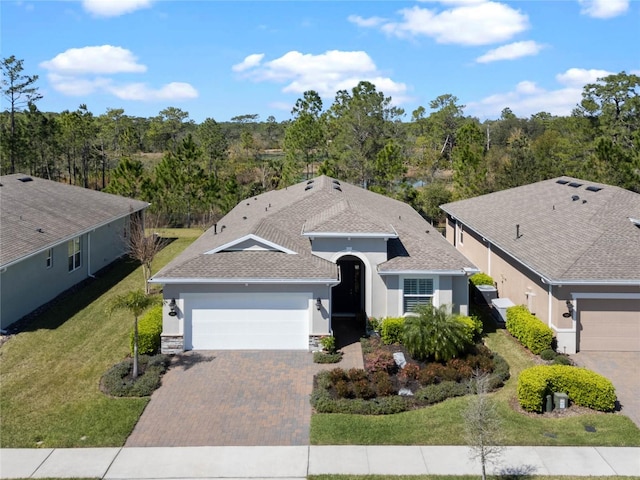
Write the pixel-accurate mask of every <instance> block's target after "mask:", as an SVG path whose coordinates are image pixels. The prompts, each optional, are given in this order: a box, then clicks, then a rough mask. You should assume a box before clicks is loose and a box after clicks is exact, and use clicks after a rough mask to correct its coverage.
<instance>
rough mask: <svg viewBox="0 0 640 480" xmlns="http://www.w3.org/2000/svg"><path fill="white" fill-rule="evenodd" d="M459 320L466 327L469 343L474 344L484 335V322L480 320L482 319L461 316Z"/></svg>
mask: <svg viewBox="0 0 640 480" xmlns="http://www.w3.org/2000/svg"><path fill="white" fill-rule="evenodd" d="M458 320H460V321H461V322H462V323H463V324H464V326H465V330H466V335H467V341H468V343H473V342H474V341H475V340H476V339H478V338H480V335H481V334H482V320H480V318H478V317H476V316H472V317H466V316H460V317H458Z"/></svg>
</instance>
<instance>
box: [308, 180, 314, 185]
mask: <svg viewBox="0 0 640 480" xmlns="http://www.w3.org/2000/svg"><path fill="white" fill-rule="evenodd" d="M313 182H315V180H309V181H308V182H307V185H311V184H312V183H313Z"/></svg>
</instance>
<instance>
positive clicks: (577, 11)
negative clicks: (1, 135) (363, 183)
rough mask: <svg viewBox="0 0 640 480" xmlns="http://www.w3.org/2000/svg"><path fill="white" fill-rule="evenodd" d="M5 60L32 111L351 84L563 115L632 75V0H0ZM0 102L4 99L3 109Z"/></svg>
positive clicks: (145, 106) (135, 107)
mask: <svg viewBox="0 0 640 480" xmlns="http://www.w3.org/2000/svg"><path fill="white" fill-rule="evenodd" d="M0 30H1V33H0V35H1V37H0V39H1V46H0V49H1V52H2V58H6V57H8V56H10V55H15V56H16V58H18V59H23V60H24V68H25V70H24V73H25V74H28V75H34V74H37V75H39V80H38V83H37V85H38V87H39V89H40V93H41V94H42V95H43V97H44V98H43V99H42V100H41V101H40V102H39V104H38V106H39V108H40V109H41V110H43V111H57V112H60V111H62V110H65V109H69V110H75V109H77V108H78V106H79V105H80V104H86V105H87V107H88V108H89V110H90V111H92V112H93V113H94V114H95V115H100V114H102V113H105V112H106V110H107V108H123V109H124V110H125V113H126V114H128V115H134V116H143V117H152V116H155V115H157V114H158V113H159V112H160V110H162V109H164V108H166V107H168V106H173V107H178V108H181V109H182V110H184V111H187V112H189V118H190V119H192V120H194V121H196V122H198V123H199V122H201V121H203V120H204V119H205V118H214V119H215V120H217V121H228V120H230V119H231V118H232V117H234V116H237V115H243V114H258V115H259V116H260V120H266V119H267V118H268V117H269V116H270V115H273V116H274V117H275V118H276V120H278V121H282V120H287V119H289V118H290V117H291V113H290V112H291V107H292V106H293V105H294V104H295V102H296V100H297V99H298V98H300V97H302V94H303V92H304V91H306V90H316V91H318V92H319V93H320V94H321V96H322V97H323V102H324V106H325V108H328V107H329V106H330V105H331V103H332V102H333V99H334V98H335V93H336V91H337V90H340V89H350V88H352V87H353V86H355V85H356V84H357V82H358V81H360V80H368V81H371V82H373V83H374V84H376V86H377V88H378V90H379V91H382V92H384V93H385V95H387V96H391V97H392V98H393V101H394V104H396V105H397V106H399V107H402V108H404V109H405V111H406V117H405V119H406V120H409V119H410V118H411V112H412V111H413V110H414V109H415V108H417V107H418V106H421V105H422V106H424V107H425V108H426V109H427V111H428V112H429V111H430V110H429V102H430V101H431V100H434V99H435V98H436V97H438V96H439V95H443V94H452V95H455V96H456V97H458V99H459V102H460V103H461V104H463V105H465V109H464V112H465V114H467V115H473V116H477V117H479V118H480V119H486V118H497V117H499V116H500V112H501V111H502V109H504V108H505V107H509V108H511V110H512V111H513V112H514V113H515V114H516V115H518V116H521V117H528V116H530V115H532V114H534V113H537V112H541V111H546V112H550V113H552V114H555V115H568V114H570V112H571V110H572V109H573V108H574V107H575V105H576V104H577V103H578V102H579V101H580V94H581V92H582V87H583V86H584V85H585V84H586V83H590V82H595V81H596V80H597V79H598V78H600V77H603V76H606V75H608V74H611V73H618V72H621V71H623V70H624V71H626V72H627V73H635V74H640V48H639V45H640V34H639V33H638V32H640V2H637V1H630V0H564V1H560V0H557V1H556V0H554V1H545V0H533V1H517V2H513V1H499V0H494V1H491V0H442V1H434V0H427V1H413V2H408V1H399V0H394V1H384V0H379V1H338V0H335V1H329V0H323V1H320V0H318V1H304V0H297V1H270V0H263V1H239V0H236V1H207V0H201V1H189V0H180V1H171V0H164V1H153V0H84V1H78V0H64V1H39V0H36V1H34V0H31V1H28V0H23V1H11V0H0ZM3 108H6V104H4V103H3Z"/></svg>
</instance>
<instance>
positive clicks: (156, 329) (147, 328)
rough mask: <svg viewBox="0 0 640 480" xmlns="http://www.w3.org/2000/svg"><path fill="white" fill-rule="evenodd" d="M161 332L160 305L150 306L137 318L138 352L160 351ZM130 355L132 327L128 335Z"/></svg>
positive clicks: (146, 353) (152, 352)
mask: <svg viewBox="0 0 640 480" xmlns="http://www.w3.org/2000/svg"><path fill="white" fill-rule="evenodd" d="M161 334H162V305H157V306H155V307H151V308H150V309H149V310H148V311H147V312H146V313H145V314H144V315H142V316H141V317H140V318H139V319H138V353H139V354H140V355H154V354H156V353H158V352H159V351H160V335H161ZM129 340H130V342H129V343H130V348H131V355H133V328H131V334H130V335H129Z"/></svg>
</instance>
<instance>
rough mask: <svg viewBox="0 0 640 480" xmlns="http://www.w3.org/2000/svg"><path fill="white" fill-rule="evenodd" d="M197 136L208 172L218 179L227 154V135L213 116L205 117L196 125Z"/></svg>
mask: <svg viewBox="0 0 640 480" xmlns="http://www.w3.org/2000/svg"><path fill="white" fill-rule="evenodd" d="M198 138H199V139H200V144H201V145H202V148H203V150H204V152H205V154H206V156H207V159H208V165H209V172H208V173H209V175H213V177H214V178H215V180H218V178H219V173H220V168H221V167H222V165H223V164H224V161H225V160H226V159H227V156H228V154H227V149H228V148H229V145H228V143H227V137H226V136H225V135H224V132H223V131H222V128H221V127H220V124H218V122H216V121H215V120H214V119H213V118H207V119H205V121H204V122H202V123H201V124H200V125H199V126H198Z"/></svg>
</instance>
